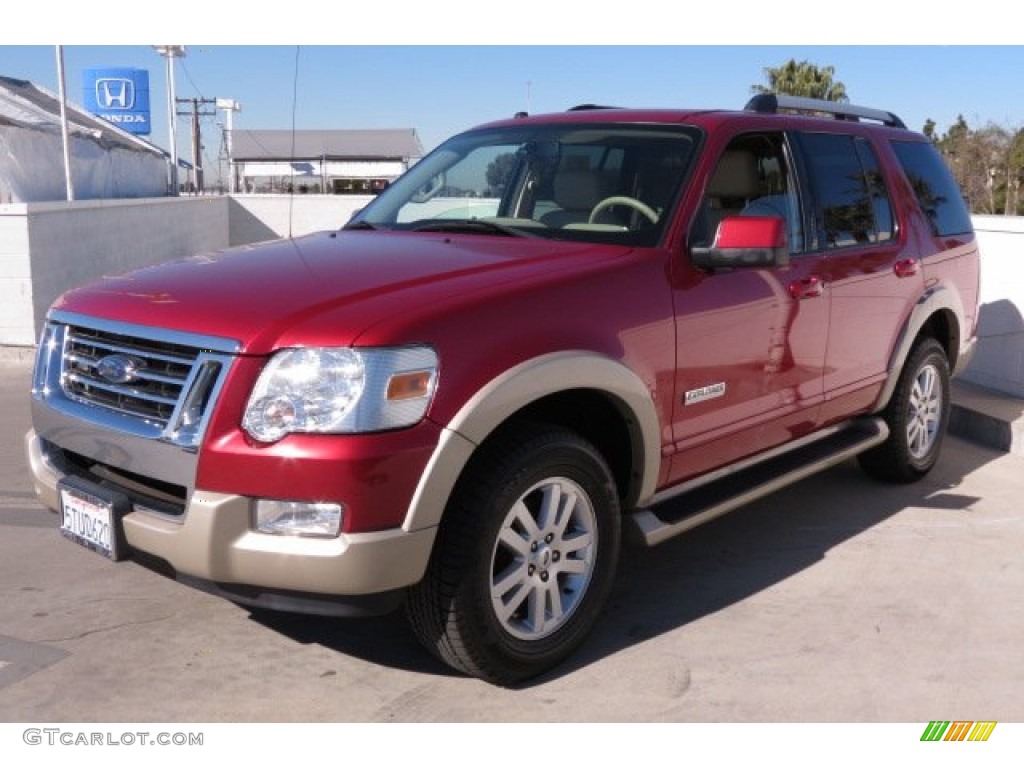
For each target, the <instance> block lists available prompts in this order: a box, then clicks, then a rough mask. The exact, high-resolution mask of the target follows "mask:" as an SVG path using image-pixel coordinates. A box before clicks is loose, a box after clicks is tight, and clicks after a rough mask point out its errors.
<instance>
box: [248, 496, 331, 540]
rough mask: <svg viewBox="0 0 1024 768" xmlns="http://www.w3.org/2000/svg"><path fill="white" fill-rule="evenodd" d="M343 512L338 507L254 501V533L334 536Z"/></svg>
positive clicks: (304, 503) (300, 502) (299, 502)
mask: <svg viewBox="0 0 1024 768" xmlns="http://www.w3.org/2000/svg"><path fill="white" fill-rule="evenodd" d="M342 512H343V507H342V505H341V504H317V503H314V502H308V501H275V500H272V499H260V500H259V501H257V502H256V530H257V531H259V532H260V533H274V534H280V535H283V536H337V535H338V533H339V532H340V531H341V520H342Z"/></svg>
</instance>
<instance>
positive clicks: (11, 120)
mask: <svg viewBox="0 0 1024 768" xmlns="http://www.w3.org/2000/svg"><path fill="white" fill-rule="evenodd" d="M67 115H68V131H69V132H70V133H71V134H72V135H73V136H81V137H83V138H89V139H92V140H93V141H95V142H96V143H97V144H99V145H100V146H101V147H103V148H104V149H110V148H114V147H117V148H120V149H128V150H133V151H136V152H151V153H153V154H155V155H159V156H161V157H167V153H166V152H165V151H164V150H162V149H160V148H159V147H157V146H154V145H153V144H150V143H149V142H148V141H145V140H143V139H140V138H139V137H137V136H135V135H134V134H131V133H128V132H127V131H124V130H121V129H120V128H118V127H117V126H116V125H113V124H111V123H108V122H107V121H106V120H103V119H102V118H99V117H96V116H95V115H92V114H90V113H88V112H86V111H85V110H84V109H82V108H81V107H79V106H77V105H75V104H73V103H72V102H70V101H68V103H67ZM4 125H11V126H15V127H18V128H25V129H28V130H37V131H46V132H53V131H58V132H59V131H60V99H59V98H58V97H57V96H55V95H54V94H52V93H50V92H49V91H47V90H46V89H45V88H40V87H39V86H38V85H35V84H34V83H31V82H29V81H28V80H18V79H16V78H13V77H4V76H2V75H0V126H4Z"/></svg>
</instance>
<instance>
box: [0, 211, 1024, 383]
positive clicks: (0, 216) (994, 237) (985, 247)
mask: <svg viewBox="0 0 1024 768" xmlns="http://www.w3.org/2000/svg"><path fill="white" fill-rule="evenodd" d="M371 199H372V198H370V197H368V196H367V197H363V196H344V195H337V196H333V195H308V196H307V195H296V196H294V197H291V196H288V195H281V196H276V195H275V196H269V195H267V196H264V195H260V196H256V195H251V196H250V195H239V196H232V197H230V198H229V197H213V198H188V197H186V198H159V199H149V200H106V201H86V202H75V203H29V204H20V205H0V346H6V347H31V346H32V345H33V344H34V343H35V341H36V338H37V336H38V332H39V329H40V328H41V327H42V319H43V316H44V315H45V312H46V309H47V308H48V307H49V305H50V303H51V302H52V301H53V300H54V299H55V298H56V297H57V296H58V295H60V293H61V292H63V291H64V290H66V289H67V288H70V287H72V286H74V285H78V284H81V283H84V282H87V281H89V280H92V279H95V278H97V277H100V276H102V275H107V274H116V273H119V272H124V271H127V270H129V269H131V268H133V267H139V266H144V265H148V264H154V263H158V262H161V261H167V260H169V259H174V258H179V257H183V256H190V255H192V254H195V253H201V252H203V251H212V250H218V249H221V248H224V247H227V246H229V245H245V244H248V243H255V242H260V241H263V240H269V239H273V238H277V237H284V236H286V235H287V234H288V233H289V230H290V231H291V233H292V234H293V235H295V236H298V235H303V234H307V233H309V232H315V231H319V230H325V229H337V228H338V227H340V226H342V225H343V224H344V223H345V222H347V221H348V220H349V218H350V217H351V216H352V214H353V213H354V212H355V211H357V210H359V209H360V208H362V207H363V206H364V205H366V204H367V203H368V202H369V201H370V200H371ZM974 226H975V229H976V231H977V233H978V242H979V246H980V248H981V253H982V274H981V312H980V324H979V336H980V342H979V345H978V351H977V354H976V355H975V358H974V360H973V361H972V363H971V366H970V367H969V368H968V370H967V371H966V372H965V373H964V378H965V379H966V380H968V381H972V382H974V383H976V384H979V385H981V386H984V387H988V388H990V389H995V390H998V391H1000V392H1005V393H1008V394H1011V395H1014V396H1016V397H1021V398H1024V218H1022V217H1004V216H976V217H974Z"/></svg>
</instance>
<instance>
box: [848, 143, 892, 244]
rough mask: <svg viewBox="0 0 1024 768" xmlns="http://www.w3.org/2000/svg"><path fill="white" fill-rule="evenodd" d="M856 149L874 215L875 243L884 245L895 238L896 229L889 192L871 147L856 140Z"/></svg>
mask: <svg viewBox="0 0 1024 768" xmlns="http://www.w3.org/2000/svg"><path fill="white" fill-rule="evenodd" d="M854 146H856V147H857V156H858V157H859V158H860V163H861V165H862V166H863V167H864V177H865V178H866V179H867V183H868V194H870V195H871V208H872V211H873V212H874V214H875V240H874V242H877V243H884V242H885V241H886V240H892V239H893V237H895V236H896V231H895V229H896V227H895V222H894V219H893V215H892V203H890V202H889V190H888V189H886V187H885V179H884V178H882V169H881V167H880V166H879V165H878V158H877V157H876V156H875V151H874V150H873V149H872V148H871V145H870V144H869V143H868V142H867V141H865V140H864V139H857V140H856V141H855V142H854Z"/></svg>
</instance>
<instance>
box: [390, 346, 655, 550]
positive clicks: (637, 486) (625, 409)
mask: <svg viewBox="0 0 1024 768" xmlns="http://www.w3.org/2000/svg"><path fill="white" fill-rule="evenodd" d="M523 420H530V421H543V422H547V423H550V424H553V425H557V426H564V427H566V428H569V429H571V430H573V431H575V432H577V433H579V434H580V435H581V436H582V437H584V438H586V439H587V440H588V441H590V442H591V443H592V444H593V445H594V446H595V447H596V448H597V449H598V451H600V452H601V454H602V455H603V456H604V458H605V460H606V461H607V462H608V464H609V466H610V468H611V470H612V473H613V475H614V476H615V479H616V482H617V484H618V486H619V494H620V498H621V499H622V502H623V506H624V508H626V507H629V506H632V505H633V504H635V503H637V501H638V500H640V499H644V498H647V497H649V496H650V495H652V494H653V493H654V489H655V486H656V484H657V479H658V474H659V472H660V469H661V441H660V430H661V427H660V422H659V420H658V415H657V411H656V408H655V405H654V401H653V399H652V397H651V394H650V391H649V389H648V387H647V386H646V385H645V384H644V382H643V381H642V380H641V379H640V377H639V376H638V375H637V374H636V373H635V372H633V371H632V370H630V369H629V368H627V367H626V366H625V365H623V364H622V363H620V362H618V361H616V360H612V359H610V358H607V357H604V356H601V355H597V354H594V353H591V352H585V351H580V352H574V351H567V352H558V353H552V354H549V355H544V356H542V357H539V358H536V359H533V360H529V361H526V362H523V363H521V364H519V365H517V366H515V367H514V368H512V369H510V370H508V371H505V372H504V373H502V374H501V375H500V376H498V377H496V378H495V379H493V380H492V381H490V382H488V383H487V384H486V385H484V386H483V387H482V388H481V389H480V390H479V391H478V392H477V393H476V394H475V395H474V396H473V397H471V398H470V399H469V401H467V402H466V404H465V405H464V406H463V407H462V408H461V409H460V410H459V411H458V412H457V413H456V414H455V416H454V417H453V418H452V420H451V421H450V422H449V423H448V424H447V425H444V429H443V430H442V437H441V440H440V442H439V443H438V445H437V447H436V448H435V450H434V453H433V454H432V456H431V458H430V461H429V462H428V464H427V468H426V470H425V471H424V473H423V476H422V477H421V478H420V482H419V483H418V485H417V487H416V491H415V493H414V494H413V498H412V501H411V502H410V506H409V510H408V512H407V514H406V517H405V522H404V524H403V527H404V528H405V529H406V530H418V529H421V528H426V527H432V526H437V525H438V524H440V521H441V515H442V513H443V511H444V507H445V505H446V503H447V500H448V499H449V498H450V496H451V493H452V491H453V490H454V488H455V484H456V482H458V479H459V477H460V476H461V475H462V473H463V471H464V470H465V469H466V467H467V465H468V464H469V462H470V460H471V458H472V456H473V455H474V453H475V452H476V451H477V450H478V449H479V448H480V447H481V446H483V445H484V444H485V443H486V442H487V441H488V440H489V439H491V438H493V437H494V436H496V435H498V434H499V433H500V431H501V430H502V428H503V427H505V426H507V425H509V424H513V423H518V422H520V421H523Z"/></svg>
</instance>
